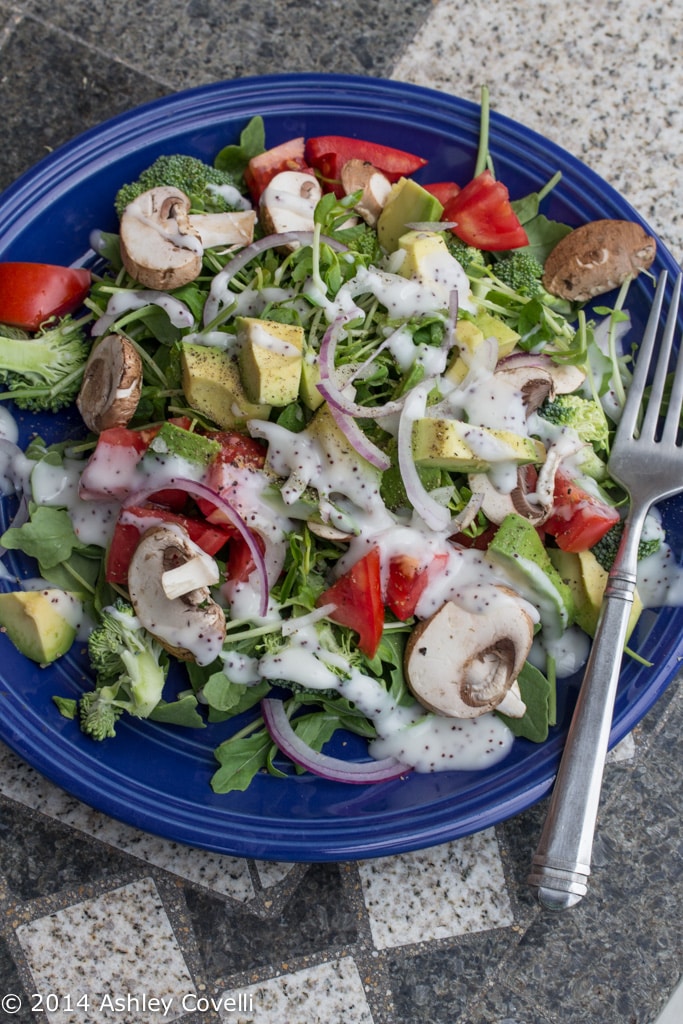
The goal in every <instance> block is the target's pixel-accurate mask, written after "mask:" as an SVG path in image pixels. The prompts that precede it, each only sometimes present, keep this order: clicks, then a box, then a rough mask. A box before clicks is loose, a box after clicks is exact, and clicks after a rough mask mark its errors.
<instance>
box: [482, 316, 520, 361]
mask: <svg viewBox="0 0 683 1024" xmlns="http://www.w3.org/2000/svg"><path fill="white" fill-rule="evenodd" d="M474 323H475V325H476V326H477V327H478V328H479V330H480V331H481V333H482V334H483V336H484V337H485V338H495V339H496V341H497V342H498V358H499V359H502V358H503V356H509V355H510V353H511V352H512V350H513V349H514V347H515V345H516V344H517V342H518V341H519V337H520V336H519V334H518V333H517V331H515V330H513V329H512V327H508V325H507V324H506V323H504V322H503V321H502V320H501V319H500V317H497V316H494V315H493V313H487V312H481V313H477V315H476V316H475V318H474Z"/></svg>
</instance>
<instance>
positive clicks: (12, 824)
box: [0, 800, 131, 900]
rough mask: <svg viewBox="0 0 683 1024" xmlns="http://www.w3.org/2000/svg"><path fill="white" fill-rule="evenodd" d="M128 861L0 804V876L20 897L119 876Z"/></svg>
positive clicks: (125, 869) (39, 894)
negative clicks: (0, 875)
mask: <svg viewBox="0 0 683 1024" xmlns="http://www.w3.org/2000/svg"><path fill="white" fill-rule="evenodd" d="M130 864H131V862H130V861H129V860H128V859H127V858H125V857H122V856H117V854H116V851H112V850H109V849H107V848H106V847H103V846H102V845H101V844H99V843H92V842H88V841H87V840H86V839H85V838H84V837H83V836H82V835H81V836H74V834H73V832H72V831H71V830H70V829H68V828H65V827H63V826H60V825H59V824H57V823H56V822H52V821H50V820H49V819H46V818H40V817H39V816H38V815H36V814H34V813H30V812H25V811H23V810H22V809H21V808H19V807H17V805H16V804H14V803H10V802H9V801H7V800H2V801H1V802H0V874H2V875H3V876H4V878H5V880H6V882H7V886H8V889H9V892H10V893H11V894H12V895H13V896H14V897H15V898H19V899H21V900H31V899H36V898H39V897H43V896H49V895H53V894H55V893H58V892H60V891H62V890H66V889H69V888H75V887H77V886H85V885H94V884H95V883H97V882H101V881H104V880H105V879H107V878H111V877H112V876H115V875H118V876H122V875H123V874H124V873H125V872H126V871H127V870H130Z"/></svg>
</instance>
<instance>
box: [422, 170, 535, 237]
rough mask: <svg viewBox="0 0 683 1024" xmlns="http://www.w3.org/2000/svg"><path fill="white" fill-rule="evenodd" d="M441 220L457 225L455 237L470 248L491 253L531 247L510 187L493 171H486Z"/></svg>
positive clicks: (447, 206) (447, 207) (449, 206)
mask: <svg viewBox="0 0 683 1024" xmlns="http://www.w3.org/2000/svg"><path fill="white" fill-rule="evenodd" d="M441 219H442V220H448V221H453V222H454V223H455V225H456V226H455V227H454V228H452V229H451V230H452V231H453V234H454V235H457V236H458V238H460V239H462V241H463V242H465V243H466V244H467V245H474V246H476V248H477V249H484V250H485V251H487V252H501V251H503V250H506V249H521V248H522V247H523V246H525V245H528V244H529V238H528V236H527V233H526V231H525V230H524V228H523V227H522V224H521V222H520V220H519V217H518V216H517V214H516V213H515V211H514V210H513V208H512V204H511V203H510V194H509V192H508V190H507V188H506V186H505V185H504V184H503V183H502V181H496V179H495V178H494V177H493V175H492V174H491V172H490V171H482V173H481V174H478V175H477V177H476V178H473V179H472V181H470V182H469V184H467V185H465V187H464V188H463V189H461V190H460V192H458V194H457V195H455V196H453V198H452V199H449V200H448V202H447V203H446V204H445V206H444V211H443V215H442V218H441Z"/></svg>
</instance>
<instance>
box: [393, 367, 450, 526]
mask: <svg viewBox="0 0 683 1024" xmlns="http://www.w3.org/2000/svg"><path fill="white" fill-rule="evenodd" d="M430 386H431V383H430V382H429V381H423V382H422V383H421V384H418V385H417V387H415V388H413V390H412V391H411V392H410V393H409V395H408V401H406V404H405V406H404V407H403V412H402V414H401V418H400V419H399V421H398V436H397V454H398V466H399V469H400V471H401V478H402V480H403V486H404V487H405V489H406V494H407V495H408V500H409V501H410V504H411V505H412V506H413V508H414V509H415V511H416V512H417V514H418V515H419V516H420V518H421V519H422V520H423V521H424V522H425V523H426V525H427V526H428V527H429V528H430V529H431V530H434V531H435V532H437V533H440V532H441V531H442V530H445V529H447V528H448V525H449V523H450V522H451V514H450V512H449V511H448V509H447V508H446V507H445V506H444V505H440V504H439V503H438V501H435V500H434V498H432V496H431V494H429V492H428V491H426V490H425V488H424V486H423V484H422V481H421V480H420V474H419V473H418V471H417V466H416V465H415V459H414V458H413V423H414V422H415V420H416V419H417V418H418V416H416V415H414V413H413V406H414V405H417V404H418V403H419V402H421V401H424V400H426V397H427V388H428V387H430ZM423 412H424V410H423ZM423 412H422V413H420V414H418V415H423Z"/></svg>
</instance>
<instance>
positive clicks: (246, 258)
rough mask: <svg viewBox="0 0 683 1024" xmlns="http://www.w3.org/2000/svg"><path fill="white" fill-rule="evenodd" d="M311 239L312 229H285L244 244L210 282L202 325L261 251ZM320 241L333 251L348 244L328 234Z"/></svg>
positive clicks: (306, 243) (215, 315)
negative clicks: (242, 271)
mask: <svg viewBox="0 0 683 1024" xmlns="http://www.w3.org/2000/svg"><path fill="white" fill-rule="evenodd" d="M313 240H314V232H313V231H285V232H280V233H279V234H275V235H266V236H265V237H264V238H259V239H257V240H256V241H255V242H252V243H251V244H250V245H247V246H245V247H244V249H242V250H240V252H239V253H238V254H237V255H236V256H233V257H232V259H231V260H230V262H229V263H226V265H225V267H224V268H223V270H221V271H220V272H219V273H218V274H216V276H215V277H214V279H213V281H212V282H211V288H210V291H209V295H208V298H207V300H206V303H205V304H204V316H203V322H204V325H205V326H206V324H210V323H211V321H212V320H215V318H216V317H217V316H218V313H219V312H220V300H221V295H222V294H224V293H225V292H226V291H227V289H228V285H229V284H230V281H231V280H232V279H233V277H235V275H236V274H239V272H240V270H243V269H244V267H246V265H247V264H248V263H251V261H252V260H253V259H255V258H256V257H257V256H260V255H261V253H264V252H267V251H268V249H277V248H279V247H280V246H287V245H292V244H295V243H296V244H298V245H312V244H313ZM320 241H321V242H324V243H325V245H329V247H330V248H331V249H334V251H335V252H347V251H348V246H346V245H344V244H343V243H342V242H338V241H337V239H336V238H330V237H329V236H328V235H322V236H321V238H320Z"/></svg>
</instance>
